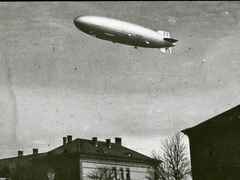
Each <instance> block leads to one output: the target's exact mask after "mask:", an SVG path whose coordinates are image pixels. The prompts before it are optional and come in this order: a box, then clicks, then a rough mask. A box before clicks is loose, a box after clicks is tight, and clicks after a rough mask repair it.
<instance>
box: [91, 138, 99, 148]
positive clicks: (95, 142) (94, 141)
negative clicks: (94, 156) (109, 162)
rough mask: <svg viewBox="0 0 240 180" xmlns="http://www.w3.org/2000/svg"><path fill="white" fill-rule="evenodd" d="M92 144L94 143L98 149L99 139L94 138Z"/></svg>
mask: <svg viewBox="0 0 240 180" xmlns="http://www.w3.org/2000/svg"><path fill="white" fill-rule="evenodd" d="M92 142H93V144H94V146H95V147H98V144H97V137H93V138H92Z"/></svg>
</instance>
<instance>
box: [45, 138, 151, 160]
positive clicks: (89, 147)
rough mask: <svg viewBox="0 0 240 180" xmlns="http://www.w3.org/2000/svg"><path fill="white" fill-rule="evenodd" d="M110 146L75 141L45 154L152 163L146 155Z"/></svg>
mask: <svg viewBox="0 0 240 180" xmlns="http://www.w3.org/2000/svg"><path fill="white" fill-rule="evenodd" d="M110 144H111V145H110V146H111V147H109V145H108V143H107V142H103V141H97V146H95V143H94V141H93V140H87V139H75V140H73V141H71V142H69V143H67V144H66V145H62V146H60V147H58V148H56V149H53V150H51V151H49V152H48V153H47V156H48V157H49V156H55V155H63V154H72V153H78V154H79V155H83V156H94V157H104V158H114V159H125V160H138V161H154V159H153V158H150V157H148V156H146V155H143V154H141V153H138V152H136V151H134V150H131V149H129V148H126V147H124V146H122V145H121V144H118V143H112V142H110Z"/></svg>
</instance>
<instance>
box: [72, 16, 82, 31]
mask: <svg viewBox="0 0 240 180" xmlns="http://www.w3.org/2000/svg"><path fill="white" fill-rule="evenodd" d="M81 18H82V17H81V16H78V17H76V18H75V19H74V20H73V22H74V24H75V26H76V27H77V28H79V27H80V26H81V24H82V19H81Z"/></svg>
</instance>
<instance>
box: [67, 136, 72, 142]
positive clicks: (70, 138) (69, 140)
mask: <svg viewBox="0 0 240 180" xmlns="http://www.w3.org/2000/svg"><path fill="white" fill-rule="evenodd" d="M67 139H68V143H70V142H72V136H71V135H68V136H67Z"/></svg>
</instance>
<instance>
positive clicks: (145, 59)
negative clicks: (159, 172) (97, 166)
mask: <svg viewBox="0 0 240 180" xmlns="http://www.w3.org/2000/svg"><path fill="white" fill-rule="evenodd" d="M239 9H240V3H239V2H237V1H232V2H223V1H220V2H217V1H212V2H208V1H205V2H203V1H200V2H196V1H194V2H191V1H187V2H174V1H169V2H168V1H159V2H155V1H153V2H146V1H145V2H144V1H142V2H134V1H129V2H127V1H125V2H94V1H93V2H1V3H0V20H1V23H0V30H1V31H0V33H1V36H0V47H1V56H0V57H1V64H0V73H1V76H0V112H1V113H0V132H1V137H0V140H1V144H0V146H1V151H0V157H1V158H3V157H10V156H16V155H17V150H23V151H24V154H31V153H32V148H38V149H39V152H40V153H41V152H46V151H48V150H51V149H53V148H56V147H57V146H60V145H61V144H62V137H63V136H66V135H73V139H75V138H85V139H91V138H92V137H94V136H97V137H98V139H99V140H101V141H105V139H107V138H111V139H112V141H114V137H122V138H123V139H122V140H123V145H125V146H127V147H129V148H132V149H134V150H136V151H139V152H141V153H144V154H146V155H150V154H151V152H152V151H153V150H158V149H159V145H160V141H161V140H162V139H164V138H166V137H168V136H170V135H172V134H174V133H176V132H178V131H181V130H183V129H185V128H189V127H192V126H194V125H196V124H198V123H200V122H202V121H205V120H207V119H209V118H211V117H213V116H215V115H218V114H220V113H222V112H224V111H226V110H228V109H230V108H232V107H234V106H236V105H238V104H239V102H240V71H239V65H240V59H239V57H240V51H239V47H240V41H239V39H240V34H239V32H240V11H239ZM79 15H99V16H105V17H111V18H116V19H120V20H124V21H128V22H132V23H135V24H139V25H142V26H145V27H148V28H151V29H157V30H164V31H168V32H170V34H171V37H173V38H176V39H178V40H179V42H177V46H176V47H175V48H173V50H172V54H168V55H167V54H162V53H161V52H160V51H159V50H157V49H147V48H138V49H134V48H133V47H131V46H126V45H121V44H113V43H111V42H108V41H103V40H99V39H96V38H93V37H91V36H89V35H87V34H84V33H83V32H81V31H79V30H78V29H77V28H76V27H75V25H74V23H73V19H74V18H75V17H77V16H79Z"/></svg>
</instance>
